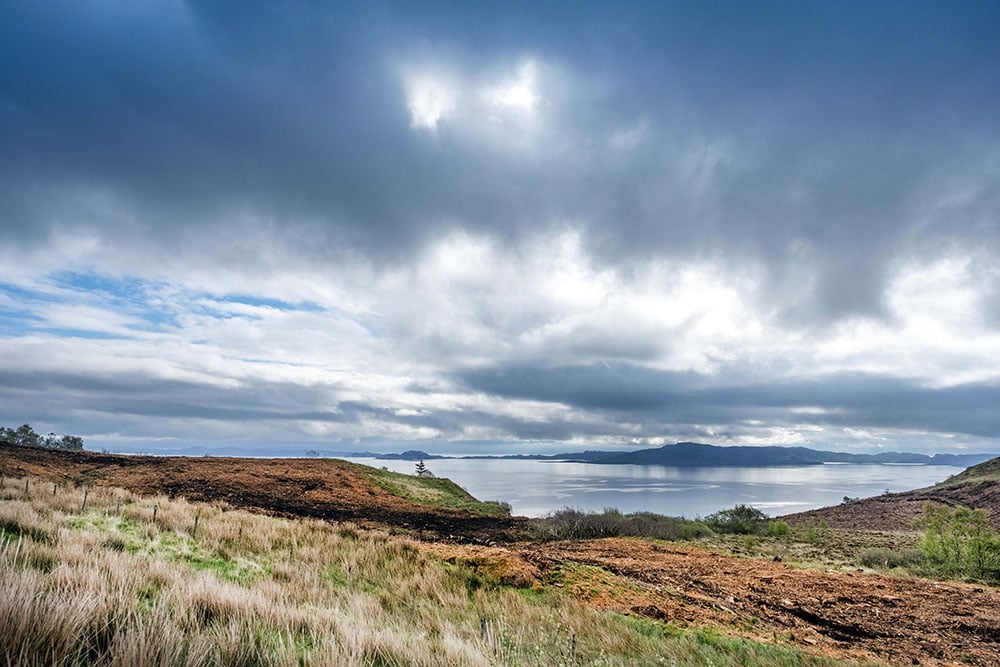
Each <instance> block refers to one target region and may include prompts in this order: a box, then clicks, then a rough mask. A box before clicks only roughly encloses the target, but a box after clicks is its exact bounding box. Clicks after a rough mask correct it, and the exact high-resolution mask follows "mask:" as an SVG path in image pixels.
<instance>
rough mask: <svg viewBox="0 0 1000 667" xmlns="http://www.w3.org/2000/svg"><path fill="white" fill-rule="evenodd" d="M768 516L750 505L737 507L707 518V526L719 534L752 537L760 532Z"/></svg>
mask: <svg viewBox="0 0 1000 667" xmlns="http://www.w3.org/2000/svg"><path fill="white" fill-rule="evenodd" d="M765 521H767V515H765V514H764V513H763V512H761V511H760V510H759V509H757V508H755V507H750V506H749V505H737V506H736V507H733V508H732V509H728V510H722V511H720V512H716V513H715V514H710V515H708V516H707V517H705V524H706V525H707V526H708V527H709V528H711V529H712V530H714V531H715V532H717V533H730V534H735V535H751V534H753V533H757V532H759V531H760V529H761V527H762V526H763V525H764V522H765Z"/></svg>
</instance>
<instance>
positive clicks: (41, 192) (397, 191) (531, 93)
mask: <svg viewBox="0 0 1000 667" xmlns="http://www.w3.org/2000/svg"><path fill="white" fill-rule="evenodd" d="M0 16H2V17H3V20H0V424H3V425H8V426H16V425H19V424H21V423H24V422H29V423H31V424H32V425H33V426H35V428H36V430H37V431H39V432H49V431H54V432H56V433H69V434H76V435H80V436H82V437H83V438H84V440H85V442H86V445H87V447H88V448H91V449H102V448H108V449H115V448H125V449H133V450H144V449H153V448H166V449H171V448H174V449H178V450H181V449H183V448H185V447H190V446H193V445H199V446H213V447H225V446H237V445H239V446H262V447H263V446H266V447H272V448H279V449H284V450H287V451H288V452H289V453H296V452H298V451H299V450H301V449H302V448H303V447H308V448H316V449H324V450H334V451H359V450H366V449H370V450H376V451H400V450H401V449H405V448H410V447H411V446H414V445H416V446H419V447H421V448H424V449H425V450H427V451H438V452H487V451H488V452H511V453H529V452H554V451H574V450H579V449H584V448H591V449H633V448H637V447H648V446H658V445H660V444H666V443H672V442H676V441H696V442H705V443H711V444H719V445H734V444H740V445H775V444H777V445H804V446H811V447H816V448H825V449H834V450H845V451H858V452H869V451H880V450H882V451H889V450H905V451H915V452H953V451H963V450H964V451H986V452H1000V265H998V261H997V260H998V257H1000V76H998V72H1000V4H998V3H996V2H975V1H973V0H969V1H964V2H960V3H953V2H919V1H914V2H906V3H900V2H880V1H871V0H866V1H863V2H861V1H859V2H850V1H848V2H808V1H794V2H793V1H788V2H755V1H740V2H724V1H711V2H652V3H638V2H616V3H608V2H595V3H589V2H582V1H581V2H576V3H564V2H544V1H533V2H512V1H507V2H497V3H486V2H477V3H437V2H416V1H407V2H399V3H395V2H359V3H351V2H338V3H327V2H318V1H316V2H305V1H291V2H282V3H274V2H251V1H247V2H241V3H238V4H234V3H226V2H218V3H211V2H186V3H185V2H179V1H177V0H148V1H137V0H89V1H86V2H80V1H79V0H49V1H47V2H34V1H31V0H0Z"/></svg>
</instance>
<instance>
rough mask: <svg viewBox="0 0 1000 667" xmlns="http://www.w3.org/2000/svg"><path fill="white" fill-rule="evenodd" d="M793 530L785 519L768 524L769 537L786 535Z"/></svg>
mask: <svg viewBox="0 0 1000 667" xmlns="http://www.w3.org/2000/svg"><path fill="white" fill-rule="evenodd" d="M791 530H792V529H791V527H790V526H789V525H788V524H787V523H786V522H784V521H771V522H770V523H768V524H767V536H768V537H784V536H785V535H788V533H789V532H791Z"/></svg>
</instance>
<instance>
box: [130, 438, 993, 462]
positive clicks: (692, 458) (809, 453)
mask: <svg viewBox="0 0 1000 667" xmlns="http://www.w3.org/2000/svg"><path fill="white" fill-rule="evenodd" d="M116 449H117V448H116ZM118 451H119V452H120V453H137V452H134V451H129V449H127V448H121V449H118ZM143 453H147V454H155V455H159V456H236V457H266V458H281V457H289V456H292V457H301V456H305V457H322V458H371V459H381V460H383V461H421V460H422V461H434V460H438V459H511V460H518V461H568V462H574V463H609V464H634V465H662V466H673V467H677V468H697V467H711V466H735V467H767V466H800V465H819V464H822V463H887V464H893V463H909V464H917V465H947V466H956V467H960V468H966V467H968V466H972V465H976V464H977V463H982V462H984V461H988V460H989V459H992V458H994V457H995V456H996V454H934V455H933V456H930V455H927V454H913V453H907V452H884V453H880V454H848V453H846V452H827V451H822V450H817V449H809V448H808V447H720V446H717V445H704V444H700V443H696V442H678V443H677V444H674V445H664V446H663V447H655V448H652V449H639V450H636V451H631V452H609V451H601V450H588V451H583V452H563V453H561V454H508V455H502V454H499V455H496V454H493V455H491V454H484V455H481V456H447V455H443V454H432V453H428V452H425V451H422V450H418V449H411V450H407V451H405V452H400V453H394V454H385V453H381V452H343V451H333V450H329V449H310V450H306V451H303V450H299V451H298V452H295V453H293V451H291V450H289V449H288V448H287V447H267V448H260V447H211V448H210V447H204V446H200V447H188V448H185V449H172V448H165V447H164V448H149V449H146V448H144V451H143Z"/></svg>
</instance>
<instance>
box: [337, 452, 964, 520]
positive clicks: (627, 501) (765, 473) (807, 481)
mask: <svg viewBox="0 0 1000 667" xmlns="http://www.w3.org/2000/svg"><path fill="white" fill-rule="evenodd" d="M350 460H352V461H356V462H358V463H364V464H365V465H370V466H374V467H376V468H381V467H383V466H385V467H386V468H388V469H389V470H394V471H396V472H405V473H412V472H413V466H414V462H412V461H382V460H378V459H350ZM426 464H427V468H428V469H429V470H430V471H431V472H433V473H434V474H435V475H437V476H438V477H447V478H449V479H451V480H452V481H454V482H456V483H457V484H459V485H461V486H462V487H464V488H465V489H466V490H468V491H469V493H471V494H472V495H474V496H475V497H477V498H479V499H481V500H505V501H507V502H508V503H510V504H511V507H513V510H514V514H520V515H524V516H540V515H542V514H545V513H547V512H551V511H552V510H556V509H561V508H563V507H574V508H578V509H583V510H602V509H604V508H606V507H617V508H618V509H620V510H622V511H623V512H637V511H650V512H657V513H659V514H668V515H672V516H686V517H690V518H693V517H697V516H706V515H708V514H711V513H712V512H716V511H718V510H720V509H725V508H728V507H732V506H733V505H736V504H738V503H742V504H746V505H753V506H754V507H756V508H758V509H760V510H762V511H763V512H764V513H765V514H768V515H769V516H778V515H781V514H790V513H792V512H800V511H802V510H807V509H813V508H816V507H825V506H827V505H836V504H838V503H840V502H841V501H842V500H843V499H844V496H851V497H852V498H854V497H862V498H864V497H868V496H875V495H878V494H881V493H884V492H885V490H886V489H888V490H889V491H892V492H896V491H908V490H910V489H917V488H920V487H924V486H930V485H931V484H936V483H937V482H940V481H943V480H945V479H947V478H948V477H949V476H950V475H954V474H956V473H959V472H961V471H962V470H963V468H958V467H953V466H927V465H921V466H917V465H854V464H839V465H816V466H792V467H781V468H719V467H714V468H669V467H666V466H643V465H601V464H592V463H562V462H554V461H515V460H503V459H496V460H472V459H441V460H430V461H426Z"/></svg>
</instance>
